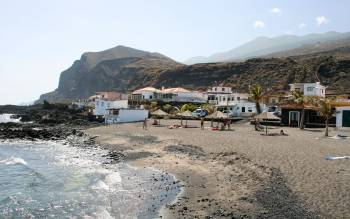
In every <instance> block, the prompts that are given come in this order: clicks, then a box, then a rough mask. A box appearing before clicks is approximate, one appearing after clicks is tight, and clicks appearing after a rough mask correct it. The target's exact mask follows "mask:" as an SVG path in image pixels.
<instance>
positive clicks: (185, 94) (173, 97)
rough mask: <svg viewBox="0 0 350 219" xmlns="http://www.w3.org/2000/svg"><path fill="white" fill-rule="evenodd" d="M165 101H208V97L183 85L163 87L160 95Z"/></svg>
mask: <svg viewBox="0 0 350 219" xmlns="http://www.w3.org/2000/svg"><path fill="white" fill-rule="evenodd" d="M158 98H159V99H160V100H163V101H164V102H183V103H206V102H207V100H206V97H205V96H204V94H203V93H201V92H198V91H190V90H187V89H184V88H181V87H176V88H166V89H164V88H162V90H160V93H159V95H158Z"/></svg>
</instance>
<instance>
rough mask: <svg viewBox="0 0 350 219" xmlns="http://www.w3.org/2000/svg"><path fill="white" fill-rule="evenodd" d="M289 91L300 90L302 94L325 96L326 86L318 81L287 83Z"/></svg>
mask: <svg viewBox="0 0 350 219" xmlns="http://www.w3.org/2000/svg"><path fill="white" fill-rule="evenodd" d="M289 86H290V91H291V92H293V91H300V92H302V93H303V94H304V96H317V97H325V96H326V87H325V86H323V85H321V84H320V82H316V83H294V84H289Z"/></svg>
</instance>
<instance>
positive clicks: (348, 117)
mask: <svg viewBox="0 0 350 219" xmlns="http://www.w3.org/2000/svg"><path fill="white" fill-rule="evenodd" d="M342 126H343V127H350V110H343V124H342Z"/></svg>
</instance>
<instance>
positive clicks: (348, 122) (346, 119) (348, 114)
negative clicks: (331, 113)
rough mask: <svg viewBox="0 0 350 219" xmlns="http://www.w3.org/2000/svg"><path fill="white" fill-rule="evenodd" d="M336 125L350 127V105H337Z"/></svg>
mask: <svg viewBox="0 0 350 219" xmlns="http://www.w3.org/2000/svg"><path fill="white" fill-rule="evenodd" d="M335 109H336V127H337V128H350V106H342V107H336V108H335Z"/></svg>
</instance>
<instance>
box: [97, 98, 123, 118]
mask: <svg viewBox="0 0 350 219" xmlns="http://www.w3.org/2000/svg"><path fill="white" fill-rule="evenodd" d="M94 104H95V110H94V115H95V116H104V115H106V114H107V111H106V110H107V109H110V108H116V109H122V108H128V100H115V101H106V100H96V101H95V102H94Z"/></svg>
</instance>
